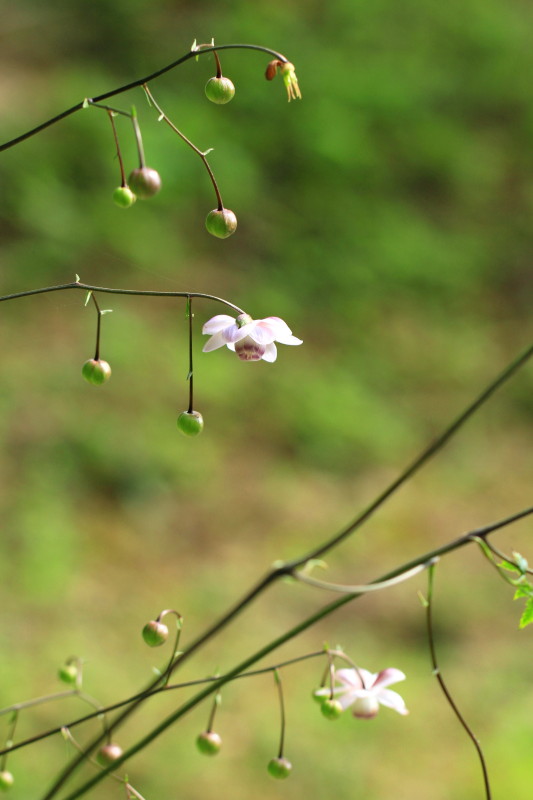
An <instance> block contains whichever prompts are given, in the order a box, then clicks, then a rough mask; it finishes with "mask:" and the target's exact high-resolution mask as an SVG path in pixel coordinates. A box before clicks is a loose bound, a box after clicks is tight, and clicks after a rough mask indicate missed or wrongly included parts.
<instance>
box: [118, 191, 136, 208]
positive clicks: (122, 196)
mask: <svg viewBox="0 0 533 800" xmlns="http://www.w3.org/2000/svg"><path fill="white" fill-rule="evenodd" d="M113 200H114V201H115V203H116V204H117V206H120V208H130V206H132V205H133V204H134V202H135V201H136V200H137V195H135V194H134V193H133V192H132V191H131V189H130V187H129V186H117V188H116V189H115V191H114V192H113Z"/></svg>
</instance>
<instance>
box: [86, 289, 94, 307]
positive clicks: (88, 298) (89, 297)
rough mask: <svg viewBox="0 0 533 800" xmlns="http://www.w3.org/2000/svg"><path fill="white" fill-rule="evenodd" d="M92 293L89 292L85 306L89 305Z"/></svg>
mask: <svg viewBox="0 0 533 800" xmlns="http://www.w3.org/2000/svg"><path fill="white" fill-rule="evenodd" d="M91 295H92V292H87V297H86V298H85V306H88V305H89V301H90V299H91Z"/></svg>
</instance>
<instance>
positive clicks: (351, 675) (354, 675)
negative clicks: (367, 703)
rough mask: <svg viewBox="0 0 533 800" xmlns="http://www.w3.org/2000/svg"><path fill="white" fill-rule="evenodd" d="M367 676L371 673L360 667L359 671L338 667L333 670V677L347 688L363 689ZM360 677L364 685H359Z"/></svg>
mask: <svg viewBox="0 0 533 800" xmlns="http://www.w3.org/2000/svg"><path fill="white" fill-rule="evenodd" d="M359 673H360V675H359ZM369 677H372V675H371V673H370V672H368V670H366V669H360V670H359V672H357V670H355V669H338V670H337V671H336V672H335V678H336V679H337V680H338V681H339V682H340V683H342V684H343V685H344V686H347V687H348V688H349V689H364V688H365V686H367V679H368V678H369ZM361 678H362V679H363V681H364V684H365V685H364V686H362V685H361ZM368 685H371V684H368Z"/></svg>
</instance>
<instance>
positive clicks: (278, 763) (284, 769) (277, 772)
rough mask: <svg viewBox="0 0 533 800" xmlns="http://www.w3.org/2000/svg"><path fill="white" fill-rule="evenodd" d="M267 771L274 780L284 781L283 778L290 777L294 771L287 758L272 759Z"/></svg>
mask: <svg viewBox="0 0 533 800" xmlns="http://www.w3.org/2000/svg"><path fill="white" fill-rule="evenodd" d="M267 769H268V772H269V774H270V775H272V777H273V778H278V779H279V780H283V778H288V777H289V775H290V773H291V770H292V764H291V762H290V761H289V760H288V759H286V758H272V759H270V761H269V762H268V767H267Z"/></svg>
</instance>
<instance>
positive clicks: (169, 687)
mask: <svg viewBox="0 0 533 800" xmlns="http://www.w3.org/2000/svg"><path fill="white" fill-rule="evenodd" d="M324 653H325V651H324V650H317V651H315V652H313V653H306V654H305V655H303V656H296V657H295V658H290V659H288V660H286V661H281V662H280V663H279V664H274V665H272V666H270V667H263V668H262V669H255V670H250V671H248V672H242V673H241V674H240V675H236V676H235V677H234V678H232V680H240V679H241V678H255V677H256V676H257V675H265V674H267V673H269V672H272V671H273V670H274V669H279V668H281V667H288V666H291V665H293V664H300V663H301V662H302V661H308V660H309V659H312V658H319V657H320V656H323V655H324ZM218 678H219V676H218V675H213V676H210V677H208V678H197V679H196V680H192V681H185V682H184V683H173V684H170V685H168V684H166V685H165V686H159V687H158V688H157V689H154V690H153V691H152V692H150V693H149V695H147V697H153V696H155V695H157V694H160V693H161V692H170V691H174V690H176V689H189V688H191V687H192V686H202V685H204V684H209V683H213V682H214V681H216V680H218ZM75 691H76V690H75V689H73V690H72V692H68V693H62V694H55V695H48V696H46V697H39V698H36V699H35V700H29V701H27V702H26V703H18V704H16V705H13V706H9V707H8V708H4V709H2V710H1V711H0V715H2V714H7V713H8V712H9V711H13V710H16V709H17V708H19V707H21V708H22V707H23V708H29V707H31V706H33V705H40V704H41V703H45V702H49V701H52V700H57V699H59V698H60V697H65V696H69V697H70V696H72V695H74V694H75ZM145 696H146V693H145V692H141V693H139V694H136V695H133V697H128V698H127V699H126V700H120V701H119V702H118V703H113V705H109V706H105V707H104V708H102V709H101V711H96V712H94V713H93V714H86V715H85V716H83V717H79V718H78V719H75V720H72V721H71V722H69V723H67V724H66V725H59V726H58V727H56V728H51V729H50V730H48V731H45V732H44V733H39V734H37V735H35V736H31V737H29V738H28V739H24V740H23V741H20V742H17V744H14V745H13V746H12V747H11V748H8V749H9V750H10V751H11V750H19V749H21V748H23V747H28V746H29V745H31V744H35V743H36V742H40V741H42V740H43V739H47V738H49V737H50V736H55V735H56V734H58V733H61V730H62V729H63V728H64V727H66V728H69V729H70V728H75V727H76V726H77V725H82V724H83V723H84V722H89V721H90V720H92V719H94V718H95V717H98V716H100V714H102V713H107V714H109V713H110V712H111V711H116V710H117V709H118V708H122V707H123V706H126V705H129V704H130V703H132V702H134V701H135V700H138V699H139V697H145ZM6 752H7V749H6V748H4V749H3V750H0V756H2V755H4V753H6Z"/></svg>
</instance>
